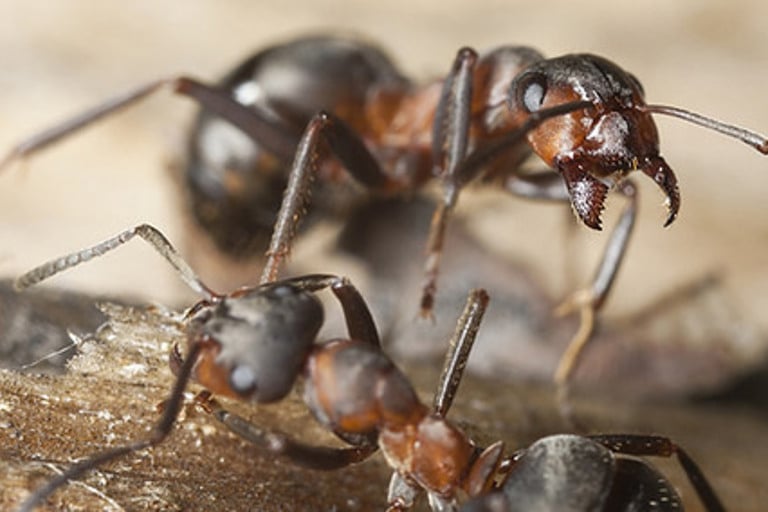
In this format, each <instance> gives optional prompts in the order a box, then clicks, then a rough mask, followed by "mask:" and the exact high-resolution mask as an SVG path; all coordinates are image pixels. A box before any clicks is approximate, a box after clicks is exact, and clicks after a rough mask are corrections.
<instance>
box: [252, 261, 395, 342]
mask: <svg viewBox="0 0 768 512" xmlns="http://www.w3.org/2000/svg"><path fill="white" fill-rule="evenodd" d="M281 284H288V285H291V286H295V287H297V288H299V289H300V290H304V291H308V292H317V291H320V290H323V289H326V288H330V289H331V291H332V292H333V294H334V295H335V296H336V299H337V300H338V301H339V304H340V305H341V309H342V311H343V313H344V320H345V321H346V323H347V331H348V332H349V337H350V338H351V339H353V340H357V341H362V342H365V343H368V344H371V345H373V346H375V347H379V348H380V347H381V341H380V340H379V331H378V329H377V328H376V322H375V321H374V320H373V314H371V310H370V309H369V308H368V304H367V303H366V302H365V299H364V298H363V296H362V295H361V294H360V292H359V291H358V289H357V288H356V287H355V285H353V284H352V282H351V281H350V280H349V279H348V278H346V277H340V276H336V275H332V274H309V275H305V276H300V277H293V278H289V279H284V280H282V281H277V282H274V283H268V284H267V285H264V286H279V285H281Z"/></svg>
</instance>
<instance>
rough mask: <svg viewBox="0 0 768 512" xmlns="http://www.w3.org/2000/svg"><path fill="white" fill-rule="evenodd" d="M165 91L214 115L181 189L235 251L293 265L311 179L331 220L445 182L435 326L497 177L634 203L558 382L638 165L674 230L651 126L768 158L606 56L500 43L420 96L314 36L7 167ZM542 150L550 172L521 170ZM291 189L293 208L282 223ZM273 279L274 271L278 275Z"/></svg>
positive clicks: (427, 294)
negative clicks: (446, 259)
mask: <svg viewBox="0 0 768 512" xmlns="http://www.w3.org/2000/svg"><path fill="white" fill-rule="evenodd" d="M164 87H169V88H171V89H172V90H173V91H174V92H176V93H179V94H182V95H186V96H188V97H190V98H192V99H194V100H195V101H197V102H198V103H200V104H201V105H202V106H203V107H204V109H205V111H203V112H202V113H201V114H200V115H199V116H198V118H197V121H196V122H195V125H194V127H193V129H192V131H191V136H190V140H189V150H188V158H187V160H188V162H187V170H186V173H185V180H186V183H187V186H188V190H189V197H190V205H191V208H192V211H193V214H194V215H195V216H196V218H197V220H198V221H199V222H200V224H201V225H202V226H203V227H204V228H205V229H206V230H207V231H208V232H209V233H210V235H211V236H212V237H213V238H214V240H215V241H216V243H217V244H218V245H219V246H220V247H221V248H223V249H225V250H227V251H229V252H232V253H238V252H240V253H242V252H249V251H250V252H252V251H253V250H257V251H262V250H263V249H264V244H265V243H266V237H267V234H268V233H269V230H271V228H272V227H273V226H276V228H277V230H278V232H279V233H281V235H280V236H277V237H275V238H273V239H272V243H271V244H270V246H269V248H268V249H267V252H268V254H270V255H273V256H274V258H272V260H273V261H275V262H279V260H280V259H282V258H284V257H285V256H286V255H287V254H288V252H289V250H290V243H291V240H292V237H293V236H294V234H295V231H296V229H297V225H298V222H299V219H300V217H301V216H302V215H303V213H304V209H305V208H304V205H305V203H306V197H307V195H308V193H309V188H310V182H311V181H312V179H313V178H314V177H317V178H318V179H317V180H316V182H317V184H316V186H315V187H314V188H315V190H314V197H315V202H316V203H319V204H318V206H319V207H320V209H321V210H324V211H327V210H329V209H331V210H339V209H341V210H342V211H346V212H348V211H349V208H348V207H349V205H352V204H355V203H356V202H357V201H359V200H360V193H359V190H356V189H360V188H362V189H364V190H365V194H364V195H363V198H365V197H368V196H369V195H371V194H374V195H382V196H387V195H402V194H407V193H410V192H412V191H413V190H416V189H419V188H421V187H422V186H423V185H424V184H425V183H427V182H429V181H430V180H431V179H432V178H433V177H435V176H437V178H438V179H439V180H440V181H441V183H442V187H443V194H442V195H443V197H442V201H441V202H440V204H439V206H438V208H437V209H436V211H435V214H434V216H433V219H432V226H431V228H430V234H429V238H428V241H427V258H426V264H425V274H426V281H425V284H424V289H423V290H424V291H423V295H422V300H421V309H422V313H423V314H425V315H429V314H430V312H431V310H432V307H433V302H434V296H435V292H436V282H437V275H438V269H439V261H440V254H441V251H442V247H443V238H444V233H445V229H446V226H447V223H448V218H449V216H450V212H451V211H452V210H453V208H454V206H455V204H456V202H457V200H458V196H459V193H460V191H461V189H462V188H463V187H464V186H465V185H466V184H468V183H470V182H473V181H486V182H495V183H498V184H500V186H501V187H502V188H504V189H505V190H507V191H508V192H510V193H512V194H514V195H518V196H522V197H527V198H533V199H541V200H554V201H558V202H565V203H570V205H571V206H572V207H573V210H574V212H575V213H576V215H577V217H578V218H579V219H580V220H581V221H582V222H583V223H584V224H585V225H587V226H589V227H590V228H593V229H600V228H601V221H600V214H601V211H602V210H603V207H604V201H605V198H606V195H607V193H608V192H609V190H610V189H611V188H616V189H617V190H618V191H619V192H620V193H621V194H622V195H623V196H625V197H626V198H628V204H627V206H626V207H625V209H624V211H623V213H622V215H621V218H620V220H619V222H618V224H617V225H616V227H615V228H614V231H613V233H612V235H611V236H610V238H609V241H608V243H607V246H606V250H605V253H604V256H603V259H602V261H601V262H600V264H599V266H598V269H597V271H596V272H595V275H594V277H593V279H592V282H591V283H590V284H589V285H588V286H586V287H585V288H584V289H582V290H579V291H577V292H576V293H574V294H573V295H572V296H571V297H570V298H569V299H568V300H567V301H566V302H565V303H564V304H563V306H562V307H561V308H560V312H563V313H566V312H569V311H572V310H579V311H580V313H581V326H580V328H579V331H578V332H577V334H576V336H575V337H574V339H573V340H572V342H571V345H570V347H569V350H568V351H567V352H566V354H565V355H564V356H563V358H562V360H561V363H560V365H559V367H558V369H557V372H556V381H558V382H560V383H563V382H565V381H566V380H567V378H568V375H569V374H570V373H571V371H572V369H573V367H574V364H575V362H576V359H577V356H578V353H579V351H580V349H581V347H583V345H584V344H585V343H586V342H587V340H588V339H589V338H590V335H591V332H592V330H593V324H594V316H595V314H596V313H597V312H598V311H599V310H600V308H601V307H602V306H603V304H604V302H605V300H606V297H607V295H608V293H609V291H610V289H611V286H612V284H613V281H614V278H615V275H616V273H617V272H618V269H619V266H620V264H621V262H622V259H623V256H624V253H625V249H626V246H627V243H628V240H629V237H630V234H631V231H632V228H633V225H634V219H635V211H636V202H637V198H636V196H637V191H636V187H635V186H634V184H633V183H632V182H631V180H628V179H627V176H628V175H629V174H630V173H631V172H632V171H635V170H639V171H641V172H642V173H644V174H646V175H648V176H649V177H651V178H652V179H653V180H654V182H655V183H656V184H657V185H658V186H659V187H660V188H661V190H662V191H663V192H664V194H665V195H666V199H667V206H668V215H667V218H666V221H665V226H666V225H669V224H670V223H671V222H672V221H673V220H674V219H675V218H676V216H677V214H678V211H679V208H680V193H679V190H678V186H677V179H676V177H675V175H674V173H673V172H672V169H671V168H670V167H669V166H668V165H667V163H666V162H665V161H664V159H663V158H662V157H661V156H660V155H659V137H658V132H657V129H656V126H655V124H654V121H653V119H652V116H653V115H655V114H664V115H670V116H674V117H677V118H680V119H683V120H685V121H688V122H692V123H694V124H698V125H700V126H703V127H706V128H709V129H712V130H715V131H718V132H720V133H723V134H725V135H727V136H730V137H734V138H736V139H739V140H741V141H743V142H745V143H747V144H749V145H751V146H753V147H755V148H756V149H758V151H760V152H761V153H764V154H766V153H768V140H766V139H765V138H764V137H762V136H760V135H758V134H756V133H753V132H750V131H747V130H743V129H740V128H736V127H734V126H731V125H726V124H723V123H720V122H718V121H715V120H712V119H710V118H707V117H704V116H701V115H699V114H695V113H692V112H688V111H685V110H682V109H679V108H675V107H669V106H662V105H649V104H646V103H645V100H644V92H643V89H642V86H641V85H640V82H639V81H638V80H637V79H636V78H635V77H634V76H633V75H632V74H630V73H628V72H626V71H624V70H623V69H621V68H620V67H618V66H617V65H616V64H614V63H612V62H610V61H608V60H606V59H604V58H602V57H598V56H595V55H589V54H572V55H566V56H563V57H557V58H552V59H545V58H544V57H543V56H542V55H541V54H540V53H538V52H537V51H536V50H533V49H531V48H528V47H521V46H502V47H499V48H496V49H494V50H491V51H489V52H487V53H485V54H483V55H482V56H478V55H477V54H476V53H475V51H474V50H472V49H470V48H463V49H461V50H460V51H459V52H458V54H457V57H456V60H455V62H454V65H453V67H452V68H451V70H450V72H449V73H448V75H447V76H446V78H445V79H444V80H442V81H436V82H430V83H427V84H426V85H423V86H417V85H415V84H414V83H412V82H411V81H410V80H408V79H407V78H405V77H404V76H403V75H402V74H401V73H400V72H399V71H398V70H397V68H396V67H395V65H394V64H393V63H392V62H391V61H390V59H389V58H388V57H387V56H386V55H385V54H384V53H383V52H381V51H380V50H379V49H378V48H376V47H374V46H372V45H371V44H369V43H366V42H362V41H358V40H353V39H346V38H340V37H332V36H316V37H306V38H300V39H296V40H293V41H290V42H287V43H283V44H279V45H275V46H272V47H269V48H267V49H265V50H262V51H260V52H258V53H256V54H255V55H254V56H252V57H250V58H249V59H247V60H246V61H244V62H243V63H242V64H240V65H239V66H237V67H236V68H235V69H234V70H233V71H232V72H231V73H229V74H228V75H227V76H226V77H225V78H224V80H223V81H222V82H221V83H220V84H218V85H217V86H214V87H211V86H207V85H205V84H202V83H200V82H198V81H196V80H194V79H191V78H188V77H185V76H176V77H170V78H166V79H162V80H158V81H155V82H152V83H149V84H146V85H143V86H141V87H138V88H136V89H134V90H131V91H128V92H127V93H126V94H124V95H122V96H119V97H116V98H114V99H112V100H110V101H108V102H105V103H103V104H101V105H98V106H97V107H95V108H94V109H92V110H89V111H86V112H84V113H82V114H81V115H79V116H76V117H74V118H72V119H70V120H68V121H66V122H64V123H62V124H60V125H58V126H55V127H53V128H52V129H50V130H47V131H45V132H43V133H40V134H39V135H37V136H34V137H32V138H30V139H28V140H25V141H24V142H22V143H20V144H19V145H17V146H16V147H15V148H13V149H12V150H11V152H10V153H9V154H8V155H7V156H6V158H5V159H4V160H3V161H2V163H0V168H1V167H2V166H4V165H7V164H8V163H9V162H10V161H13V160H15V159H17V158H22V157H25V156H29V155H31V154H33V153H35V152H36V151H38V150H40V149H42V148H43V147H45V146H47V145H49V144H51V143H54V142H56V141H58V140H59V139H61V138H63V137H65V136H67V135H69V134H71V133H73V132H75V131H77V130H79V129H80V128H81V127H83V126H85V125H88V124H90V123H93V122H94V121H97V120H99V119H101V118H103V117H104V116H106V115H109V114H111V113H113V112H115V111H116V110H119V109H121V108H122V107H125V106H127V105H129V104H132V103H134V102H136V101H138V100H140V99H141V98H144V97H146V96H148V95H150V94H152V93H153V92H155V91H157V90H159V89H161V88H164ZM230 123H231V124H230ZM233 126H234V127H236V129H235V128H233ZM531 152H533V153H535V154H536V155H538V156H539V157H540V158H541V159H542V160H543V162H544V163H545V164H546V165H547V166H548V167H549V168H550V169H549V170H547V171H546V172H543V173H534V174H531V175H525V174H521V172H520V164H521V163H522V162H523V161H524V160H525V159H526V158H527V157H528V156H529V155H530V154H531ZM329 153H330V154H331V155H332V156H334V157H335V158H329ZM291 162H292V163H291ZM283 191H285V194H286V196H287V197H288V198H289V199H288V200H287V201H286V202H284V203H282V204H283V205H284V208H283V210H281V211H280V212H278V208H279V205H280V204H281V195H282V194H283ZM347 214H348V213H347ZM275 268H276V267H275V266H274V265H266V266H265V267H264V271H263V272H264V273H263V275H264V277H265V278H266V279H267V280H272V279H274V277H275V274H276V270H275Z"/></svg>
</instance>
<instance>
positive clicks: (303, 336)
mask: <svg viewBox="0 0 768 512" xmlns="http://www.w3.org/2000/svg"><path fill="white" fill-rule="evenodd" d="M322 324H323V308H322V306H321V304H320V302H319V301H318V300H317V298H315V296H314V295H312V294H311V293H308V292H305V291H301V290H299V289H298V288H296V287H294V286H290V285H286V284H280V283H278V284H273V285H268V286H263V287H259V288H255V289H252V290H248V291H246V292H244V293H243V294H242V295H238V294H234V295H232V296H229V297H226V298H224V299H223V300H222V301H221V302H219V303H217V304H216V305H214V306H212V309H210V310H207V311H204V312H202V314H201V315H200V316H199V317H198V318H197V319H193V320H192V323H191V326H192V327H191V336H192V337H193V341H196V342H199V343H202V344H203V350H202V353H201V356H200V358H199V363H198V364H197V366H196V369H195V377H196V379H197V380H198V381H199V382H200V383H201V384H202V385H204V386H205V387H207V388H208V389H209V390H210V391H212V392H214V393H218V394H224V395H228V396H233V397H237V398H241V399H250V400H253V401H256V402H273V401H276V400H280V399H281V398H283V397H285V395H286V394H287V393H288V392H289V391H290V390H291V388H292V387H293V384H294V382H295V380H296V377H297V376H298V375H299V374H300V373H301V370H302V368H303V365H304V362H305V361H306V358H307V356H308V354H309V352H310V350H311V348H312V345H313V343H314V341H315V338H316V336H317V333H318V331H319V330H320V327H321V326H322Z"/></svg>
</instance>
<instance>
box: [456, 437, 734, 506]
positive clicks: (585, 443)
mask: <svg viewBox="0 0 768 512" xmlns="http://www.w3.org/2000/svg"><path fill="white" fill-rule="evenodd" d="M673 454H676V455H677V458H678V460H679V461H680V464H681V466H682V467H683V469H684V470H685V473H686V475H687V476H688V479H689V480H690V482H691V483H692V484H693V486H694V488H695V489H696V492H697V493H698V495H699V498H700V499H701V501H702V503H703V504H704V507H705V509H706V510H708V511H709V512H714V511H724V510H725V507H723V505H722V503H721V502H720V500H719V498H718V497H717V495H716V494H715V493H714V491H713V489H712V488H711V486H710V485H709V483H708V482H707V480H706V478H705V476H704V474H703V473H702V472H701V470H700V469H699V467H698V466H697V465H696V463H695V462H694V461H693V459H691V457H690V456H689V455H688V454H687V453H686V452H685V450H683V449H682V448H681V447H680V446H678V445H676V444H675V443H673V442H672V441H671V440H670V439H668V438H665V437H659V436H652V435H632V434H608V435H592V436H578V435H572V434H556V435H551V436H547V437H544V438H541V439H539V440H537V441H536V442H534V443H533V444H531V445H530V446H529V447H527V448H525V449H522V450H518V451H517V452H515V453H514V454H512V455H511V456H510V457H509V458H508V459H506V461H505V462H507V463H508V467H507V468H505V472H506V474H505V475H504V476H503V479H502V481H501V483H500V484H499V485H498V486H497V487H496V488H494V490H493V491H491V492H488V493H485V494H484V495H482V496H479V497H477V498H474V499H472V500H470V501H469V502H467V503H466V504H465V505H464V507H462V509H461V510H462V512H511V511H513V510H574V511H576V510H579V511H581V510H584V511H587V510H593V511H629V510H647V511H657V512H663V511H679V510H682V509H683V505H682V502H681V500H680V496H679V495H678V493H677V491H675V488H674V487H673V486H672V484H671V483H670V482H669V481H668V480H667V479H666V478H665V477H664V476H663V475H662V474H661V473H660V472H659V471H658V470H656V469H655V468H654V467H653V466H651V465H650V464H648V463H647V462H646V461H644V460H642V459H639V458H637V456H646V455H653V456H663V457H671V456H672V455H673Z"/></svg>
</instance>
